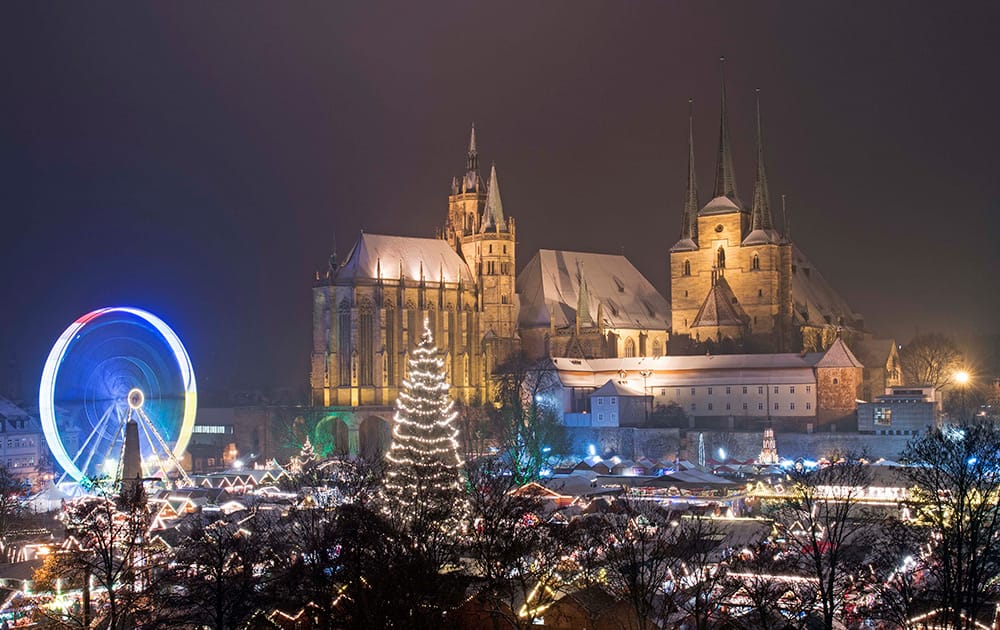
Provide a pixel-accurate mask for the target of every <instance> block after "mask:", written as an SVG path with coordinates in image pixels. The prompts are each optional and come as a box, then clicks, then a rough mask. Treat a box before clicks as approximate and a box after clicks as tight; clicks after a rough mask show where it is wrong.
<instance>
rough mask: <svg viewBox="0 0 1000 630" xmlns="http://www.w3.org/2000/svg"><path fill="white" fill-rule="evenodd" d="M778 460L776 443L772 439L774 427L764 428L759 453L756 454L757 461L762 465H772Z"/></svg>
mask: <svg viewBox="0 0 1000 630" xmlns="http://www.w3.org/2000/svg"><path fill="white" fill-rule="evenodd" d="M779 461H780V459H779V458H778V444H777V442H775V440H774V429H773V428H772V427H765V428H764V441H763V444H761V449H760V455H758V456H757V463H758V464H762V465H764V466H773V465H775V464H777V463H778V462H779Z"/></svg>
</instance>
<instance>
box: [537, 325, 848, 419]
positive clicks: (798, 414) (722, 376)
mask: <svg viewBox="0 0 1000 630" xmlns="http://www.w3.org/2000/svg"><path fill="white" fill-rule="evenodd" d="M551 365H552V367H553V369H554V370H555V375H556V377H557V378H556V379H554V380H555V382H557V383H558V385H557V386H556V388H555V390H554V391H550V392H546V394H545V395H546V396H547V397H550V398H551V399H552V400H553V401H554V402H553V404H554V405H555V406H556V407H557V408H558V410H559V414H560V417H561V418H562V419H563V422H564V424H566V425H567V426H643V425H646V424H647V420H646V417H647V413H648V411H647V409H646V408H645V407H644V405H643V404H642V403H641V402H640V401H644V400H645V399H647V397H648V399H649V401H650V405H651V407H652V408H653V409H656V408H659V407H666V406H668V405H677V406H678V407H679V408H680V409H682V410H683V411H684V414H685V416H686V421H687V423H688V424H687V426H686V427H684V428H704V429H729V430H761V429H762V428H764V427H766V426H774V427H775V428H777V429H779V430H785V431H806V432H812V431H817V430H826V431H830V430H839V431H845V430H846V431H854V430H856V426H857V425H856V420H855V415H854V413H855V406H856V401H857V395H858V392H859V390H860V387H861V382H862V367H863V366H862V365H861V363H860V361H858V360H857V358H856V357H855V356H854V354H853V353H852V352H851V351H850V349H849V348H848V347H847V345H846V344H845V343H844V342H843V340H840V339H838V340H837V341H835V342H834V344H833V345H832V346H831V347H830V348H829V349H827V350H826V351H824V352H811V353H805V354H793V353H784V354H730V355H709V356H697V357H694V356H666V357H643V358H618V359H589V360H588V359H574V358H564V357H559V358H555V359H552V361H551ZM588 405H589V408H588Z"/></svg>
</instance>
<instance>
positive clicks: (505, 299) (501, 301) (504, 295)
mask: <svg viewBox="0 0 1000 630" xmlns="http://www.w3.org/2000/svg"><path fill="white" fill-rule="evenodd" d="M500 303H501V304H506V303H507V294H506V293H503V294H501V295H500Z"/></svg>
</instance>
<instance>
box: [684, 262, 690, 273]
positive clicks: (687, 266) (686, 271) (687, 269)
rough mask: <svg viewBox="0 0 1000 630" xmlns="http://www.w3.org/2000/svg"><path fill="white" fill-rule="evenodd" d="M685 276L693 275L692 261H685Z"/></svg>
mask: <svg viewBox="0 0 1000 630" xmlns="http://www.w3.org/2000/svg"><path fill="white" fill-rule="evenodd" d="M684 275H685V276H690V275H691V261H690V260H685V261H684Z"/></svg>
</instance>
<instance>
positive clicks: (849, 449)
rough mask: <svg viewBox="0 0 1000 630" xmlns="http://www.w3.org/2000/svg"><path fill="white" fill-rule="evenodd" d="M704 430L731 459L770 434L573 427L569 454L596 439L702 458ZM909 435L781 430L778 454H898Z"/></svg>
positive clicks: (634, 451) (709, 449) (609, 447)
mask: <svg viewBox="0 0 1000 630" xmlns="http://www.w3.org/2000/svg"><path fill="white" fill-rule="evenodd" d="M699 435H700V436H702V440H703V441H704V443H705V454H706V457H708V458H711V459H715V460H718V459H719V448H720V447H721V448H723V449H725V451H726V458H727V459H738V460H747V459H755V458H756V457H757V456H758V455H759V454H760V450H761V446H762V442H763V439H764V435H763V433H762V432H757V431H696V430H690V431H682V430H679V429H638V428H605V429H597V428H591V427H567V428H566V438H567V445H568V451H567V454H570V455H575V456H577V457H583V456H585V455H587V453H588V447H589V445H591V444H593V445H594V449H595V450H596V452H597V454H598V455H618V456H620V457H623V458H628V459H638V458H640V457H650V458H654V459H657V458H662V457H671V458H672V457H673V455H674V454H676V453H677V451H678V450H680V451H681V457H682V458H684V459H687V460H689V461H691V462H697V461H698V440H699ZM909 439H910V438H908V437H906V436H885V435H879V436H874V435H865V434H861V433H812V434H808V433H776V434H775V442H776V443H777V446H778V455H780V456H781V457H782V458H787V459H792V460H794V459H798V458H803V459H819V458H820V457H830V456H831V455H834V454H838V453H857V454H867V456H868V457H869V458H870V459H873V460H874V459H878V458H880V457H881V458H885V459H891V460H898V459H899V457H900V454H901V453H902V452H903V450H904V449H905V448H906V444H907V441H908V440H909Z"/></svg>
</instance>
